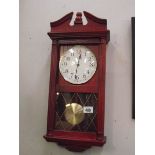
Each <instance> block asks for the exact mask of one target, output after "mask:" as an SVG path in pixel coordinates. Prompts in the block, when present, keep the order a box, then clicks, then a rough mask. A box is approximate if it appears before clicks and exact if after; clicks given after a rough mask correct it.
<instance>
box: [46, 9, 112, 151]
mask: <svg viewBox="0 0 155 155" xmlns="http://www.w3.org/2000/svg"><path fill="white" fill-rule="evenodd" d="M84 15H85V17H86V19H87V22H88V23H87V24H86V25H83V22H82V14H81V13H80V12H78V13H77V16H76V19H75V21H74V25H70V21H71V19H72V16H73V12H71V13H69V14H67V15H66V16H64V17H63V18H61V19H60V20H58V21H55V22H51V23H50V26H51V31H50V32H49V33H48V35H49V37H50V38H51V39H52V52H51V70H50V85H49V101H48V116H47V133H46V135H45V136H44V138H45V139H46V140H47V141H49V142H57V143H58V144H59V145H61V146H64V147H66V148H67V149H68V150H70V151H76V152H80V151H84V150H86V149H88V148H90V147H91V146H102V145H103V144H105V142H106V137H105V135H104V113H105V71H106V44H107V43H108V42H109V40H110V31H109V30H107V20H106V19H100V18H97V17H95V16H93V15H92V14H90V13H88V12H86V11H84ZM77 44H80V45H85V46H87V47H88V48H90V49H91V50H92V51H93V53H94V54H95V56H96V59H97V63H98V64H97V70H96V72H95V74H94V76H93V77H92V78H91V79H90V80H89V81H88V82H86V83H84V84H80V85H74V84H71V83H69V82H67V81H65V80H64V79H63V77H62V76H61V74H60V72H59V59H60V46H62V45H77ZM56 92H79V93H97V94H98V104H97V105H96V106H97V119H96V128H97V131H96V132H77V131H57V130H55V129H54V123H55V104H56Z"/></svg>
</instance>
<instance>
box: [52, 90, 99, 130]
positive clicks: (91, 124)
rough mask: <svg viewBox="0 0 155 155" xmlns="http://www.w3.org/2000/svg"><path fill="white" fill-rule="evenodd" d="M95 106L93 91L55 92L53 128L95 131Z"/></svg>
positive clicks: (95, 99)
mask: <svg viewBox="0 0 155 155" xmlns="http://www.w3.org/2000/svg"><path fill="white" fill-rule="evenodd" d="M96 106H97V95H96V94H94V93H57V102H56V121H55V129H56V130H63V131H80V132H95V131H96V123H95V120H96ZM84 107H85V108H87V109H85V110H83V108H84ZM87 112H88V113H87Z"/></svg>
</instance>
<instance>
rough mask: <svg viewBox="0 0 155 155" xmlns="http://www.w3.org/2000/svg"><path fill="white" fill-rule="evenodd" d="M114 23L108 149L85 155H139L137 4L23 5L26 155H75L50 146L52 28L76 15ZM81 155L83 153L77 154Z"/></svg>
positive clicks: (33, 0) (68, 0)
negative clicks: (134, 61) (134, 62)
mask: <svg viewBox="0 0 155 155" xmlns="http://www.w3.org/2000/svg"><path fill="white" fill-rule="evenodd" d="M83 10H85V11H88V12H90V13H92V14H94V15H95V16H97V17H100V18H106V19H108V28H109V29H110V33H111V35H110V37H111V40H110V43H109V45H108V48H107V76H106V122H105V134H106V136H107V143H106V145H105V146H104V147H101V148H98V147H93V148H91V149H89V150H87V151H86V152H83V153H80V154H84V155H134V133H135V129H134V127H135V122H134V120H132V119H131V104H132V100H131V23H130V20H131V17H132V16H134V0H117V1H116V0H20V155H61V154H63V155H73V154H75V153H72V152H69V151H67V150H66V149H64V148H62V147H59V146H57V145H56V144H55V143H48V142H46V141H45V140H44V139H43V138H42V136H43V134H45V133H46V116H47V105H48V85H49V71H50V49H51V40H50V39H49V37H48V36H47V34H46V33H47V32H48V31H49V30H50V25H49V23H50V22H51V21H55V20H58V19H59V18H61V17H62V16H64V15H65V14H67V13H69V12H71V11H75V12H76V11H83ZM76 154H77V155H78V153H76Z"/></svg>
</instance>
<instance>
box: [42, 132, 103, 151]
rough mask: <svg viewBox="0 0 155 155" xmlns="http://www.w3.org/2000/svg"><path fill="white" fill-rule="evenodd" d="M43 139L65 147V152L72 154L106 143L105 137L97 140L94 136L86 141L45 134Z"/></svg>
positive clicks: (78, 138)
mask: <svg viewBox="0 0 155 155" xmlns="http://www.w3.org/2000/svg"><path fill="white" fill-rule="evenodd" d="M44 138H45V139H46V140H47V141H48V142H57V144H58V145H60V146H62V147H65V148H66V149H67V150H69V151H73V152H82V151H85V150H87V149H88V148H91V147H92V146H103V145H104V144H105V143H106V137H105V136H104V137H102V138H101V137H100V140H97V139H96V136H95V135H94V137H93V138H92V139H90V138H89V137H88V138H87V139H86V138H83V137H79V136H71V137H65V136H54V135H53V134H52V135H50V134H47V135H45V136H44Z"/></svg>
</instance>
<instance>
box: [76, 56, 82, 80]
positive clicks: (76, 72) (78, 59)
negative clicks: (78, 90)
mask: <svg viewBox="0 0 155 155" xmlns="http://www.w3.org/2000/svg"><path fill="white" fill-rule="evenodd" d="M80 59H81V54H80V55H79V58H78V63H77V67H76V74H77V69H78V67H79V66H80V64H79V62H80ZM75 79H76V78H75Z"/></svg>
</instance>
